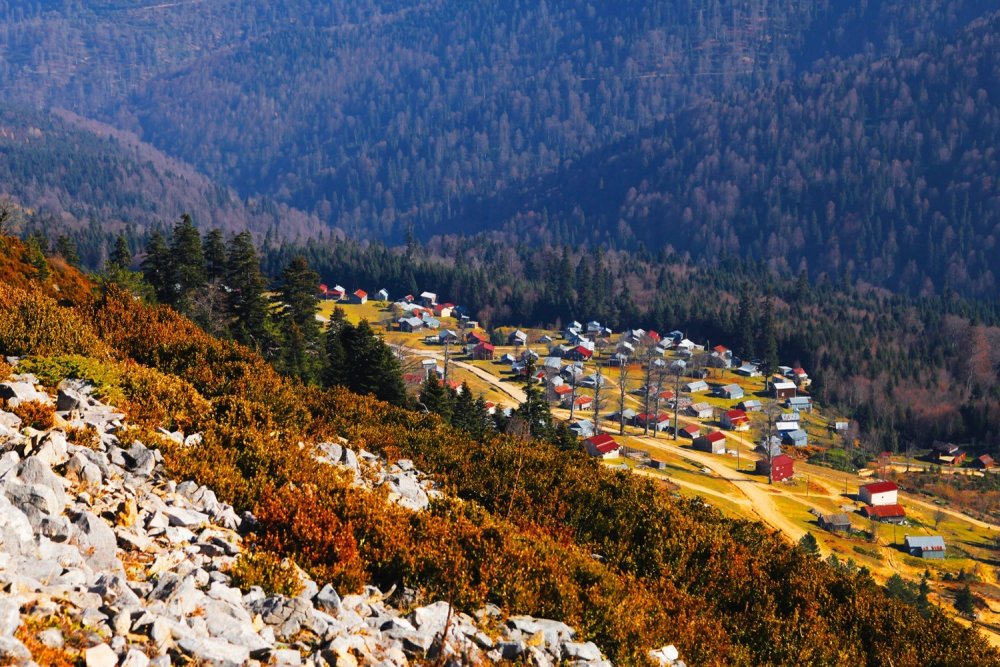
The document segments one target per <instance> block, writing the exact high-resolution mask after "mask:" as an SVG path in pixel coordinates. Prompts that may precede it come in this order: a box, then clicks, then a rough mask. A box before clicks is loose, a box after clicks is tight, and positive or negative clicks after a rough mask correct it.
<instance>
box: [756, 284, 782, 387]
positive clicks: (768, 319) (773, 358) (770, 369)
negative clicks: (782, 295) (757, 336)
mask: <svg viewBox="0 0 1000 667" xmlns="http://www.w3.org/2000/svg"><path fill="white" fill-rule="evenodd" d="M760 347H761V354H762V355H763V357H762V359H761V361H762V364H761V369H760V370H761V373H762V374H763V375H764V378H765V379H769V378H770V377H771V376H772V375H773V374H774V373H775V372H776V371H777V370H778V364H779V363H780V362H779V360H778V334H777V322H776V321H775V316H774V302H773V300H772V299H771V298H770V297H768V298H767V299H766V300H765V301H764V317H763V319H762V321H761V346H760Z"/></svg>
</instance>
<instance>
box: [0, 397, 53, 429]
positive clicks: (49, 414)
mask: <svg viewBox="0 0 1000 667" xmlns="http://www.w3.org/2000/svg"><path fill="white" fill-rule="evenodd" d="M4 409H5V410H7V412H12V413H14V414H15V415H17V416H18V417H20V418H21V426H22V427H24V426H30V427H31V428H36V429H38V430H40V431H44V430H45V429H49V428H52V425H53V424H54V423H55V417H56V409H55V408H54V407H53V406H51V405H47V404H45V403H41V402H39V401H22V402H20V403H18V404H17V405H7V406H5V408H4Z"/></svg>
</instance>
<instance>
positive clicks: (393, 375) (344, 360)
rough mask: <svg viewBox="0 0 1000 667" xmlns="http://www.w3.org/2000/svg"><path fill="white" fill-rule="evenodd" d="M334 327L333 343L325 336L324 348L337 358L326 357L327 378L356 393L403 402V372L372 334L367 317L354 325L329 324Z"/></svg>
mask: <svg viewBox="0 0 1000 667" xmlns="http://www.w3.org/2000/svg"><path fill="white" fill-rule="evenodd" d="M332 330H335V331H338V333H337V334H335V335H336V337H337V338H338V339H339V348H340V349H338V344H337V343H332V342H331V341H330V334H328V336H327V345H326V349H327V350H328V351H330V350H331V349H332V350H333V352H334V354H335V355H339V354H341V350H342V355H343V356H342V357H340V358H339V359H329V360H328V361H327V381H328V382H330V383H331V384H336V383H337V381H338V380H339V381H340V383H341V384H343V385H344V386H346V387H347V388H348V389H350V390H351V391H353V392H355V393H357V394H366V395H371V396H374V397H375V398H377V399H379V400H382V401H386V402H388V403H392V404H393V405H400V406H403V405H406V403H407V398H406V385H404V384H403V372H402V369H401V368H400V366H399V360H398V359H396V355H394V354H393V353H392V349H391V348H390V347H389V346H388V345H386V344H385V342H384V341H383V340H382V339H381V338H379V337H378V336H376V335H375V332H374V331H372V329H371V326H370V325H369V324H368V322H367V320H361V322H359V323H358V325H357V326H352V325H351V324H350V323H348V322H346V321H342V322H341V324H339V325H338V326H336V327H334V328H332Z"/></svg>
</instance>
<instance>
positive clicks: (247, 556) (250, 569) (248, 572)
mask: <svg viewBox="0 0 1000 667" xmlns="http://www.w3.org/2000/svg"><path fill="white" fill-rule="evenodd" d="M229 576H230V577H232V582H233V585H234V586H236V587H238V588H239V589H241V590H242V591H244V592H247V591H249V590H250V588H251V587H253V586H260V587H261V588H262V589H264V592H265V593H267V594H268V595H287V596H289V597H294V596H296V595H298V594H299V593H301V592H302V581H301V580H300V578H299V576H298V573H297V572H296V569H295V566H294V565H293V564H292V563H291V562H290V561H288V560H287V559H286V560H282V558H281V557H280V556H277V555H275V554H274V553H272V552H270V551H263V550H258V549H254V550H250V551H245V552H243V553H242V554H240V555H239V556H238V557H237V558H236V561H235V562H234V563H233V564H232V566H230V568H229Z"/></svg>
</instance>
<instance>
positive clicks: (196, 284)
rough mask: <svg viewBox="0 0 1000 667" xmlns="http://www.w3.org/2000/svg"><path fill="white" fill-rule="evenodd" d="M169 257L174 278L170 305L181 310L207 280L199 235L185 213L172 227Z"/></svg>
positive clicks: (189, 217)
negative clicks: (176, 306) (192, 294)
mask: <svg viewBox="0 0 1000 667" xmlns="http://www.w3.org/2000/svg"><path fill="white" fill-rule="evenodd" d="M170 256H171V262H172V265H173V278H174V284H173V286H172V293H171V295H170V296H171V301H170V303H172V304H174V305H178V306H180V307H181V309H182V310H183V309H184V308H185V306H186V305H187V302H188V300H189V299H190V297H191V293H192V292H194V291H195V290H197V289H200V288H202V287H204V286H205V283H206V282H207V280H208V277H207V274H206V271H205V252H204V249H203V247H202V244H201V234H199V233H198V229H197V228H196V227H195V226H194V220H192V219H191V216H190V215H188V214H186V213H185V214H184V215H182V216H181V219H180V220H179V221H178V222H177V224H176V225H174V231H173V235H172V236H171V240H170Z"/></svg>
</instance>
